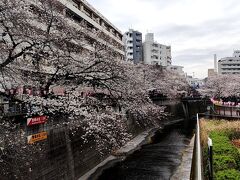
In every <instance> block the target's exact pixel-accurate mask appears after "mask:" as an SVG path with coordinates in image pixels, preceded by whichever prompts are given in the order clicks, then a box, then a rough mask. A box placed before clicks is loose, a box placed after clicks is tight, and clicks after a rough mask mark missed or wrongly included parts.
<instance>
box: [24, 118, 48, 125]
mask: <svg viewBox="0 0 240 180" xmlns="http://www.w3.org/2000/svg"><path fill="white" fill-rule="evenodd" d="M46 121H47V116H38V117H33V118H28V119H27V126H32V125H36V124H44V123H45V122H46Z"/></svg>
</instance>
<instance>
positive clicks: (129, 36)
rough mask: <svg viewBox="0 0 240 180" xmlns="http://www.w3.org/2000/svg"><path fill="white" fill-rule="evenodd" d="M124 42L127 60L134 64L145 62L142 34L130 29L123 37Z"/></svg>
mask: <svg viewBox="0 0 240 180" xmlns="http://www.w3.org/2000/svg"><path fill="white" fill-rule="evenodd" d="M123 41H124V44H125V53H126V55H125V60H126V61H132V62H133V63H134V64H138V63H140V62H143V56H142V52H143V47H142V33H141V32H139V31H134V30H133V29H129V31H128V32H126V33H125V34H124V35H123Z"/></svg>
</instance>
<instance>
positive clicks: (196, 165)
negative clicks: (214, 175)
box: [191, 114, 203, 180]
mask: <svg viewBox="0 0 240 180" xmlns="http://www.w3.org/2000/svg"><path fill="white" fill-rule="evenodd" d="M191 179H193V180H203V168H202V149H201V142H200V123H199V117H198V114H197V124H196V133H195V143H194V151H193V158H192V170H191Z"/></svg>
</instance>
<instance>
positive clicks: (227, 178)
mask: <svg viewBox="0 0 240 180" xmlns="http://www.w3.org/2000/svg"><path fill="white" fill-rule="evenodd" d="M239 179H240V171H238V170H235V169H228V170H224V171H218V172H217V173H216V180H239Z"/></svg>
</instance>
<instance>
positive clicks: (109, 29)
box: [58, 0, 125, 59]
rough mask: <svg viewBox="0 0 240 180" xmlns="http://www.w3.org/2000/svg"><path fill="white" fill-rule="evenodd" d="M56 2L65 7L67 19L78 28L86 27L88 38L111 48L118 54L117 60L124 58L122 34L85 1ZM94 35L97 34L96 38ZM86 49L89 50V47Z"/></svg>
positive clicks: (68, 0)
mask: <svg viewBox="0 0 240 180" xmlns="http://www.w3.org/2000/svg"><path fill="white" fill-rule="evenodd" d="M58 1H59V2H60V3H61V4H62V5H63V6H64V7H65V14H66V16H67V17H69V18H71V19H73V20H74V21H75V22H77V23H79V25H80V26H81V25H83V24H84V25H85V26H86V28H87V30H88V31H87V33H88V35H89V37H91V38H93V40H96V41H99V42H100V43H102V44H104V45H107V46H108V47H111V48H112V49H113V50H114V51H115V52H117V53H118V56H119V58H121V59H123V58H124V55H125V52H124V43H123V40H122V38H123V34H122V33H121V31H120V30H119V29H118V28H117V27H115V26H114V25H113V24H112V23H111V22H110V21H109V20H107V19H106V18H105V17H104V16H103V15H102V14H101V13H100V12H98V11H97V10H96V9H95V8H94V7H93V6H91V5H90V4H89V3H88V2H87V1H85V0H58ZM96 32H97V33H96ZM95 34H98V36H96V35H95ZM89 44H90V43H89ZM86 48H88V49H89V50H90V49H91V46H89V47H86Z"/></svg>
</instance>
